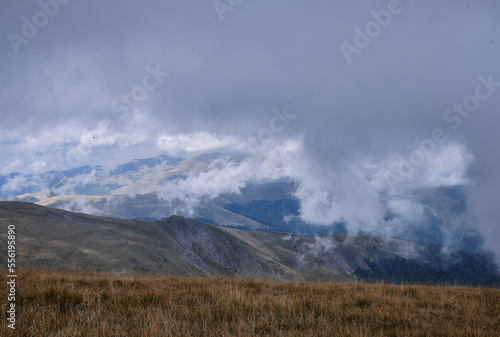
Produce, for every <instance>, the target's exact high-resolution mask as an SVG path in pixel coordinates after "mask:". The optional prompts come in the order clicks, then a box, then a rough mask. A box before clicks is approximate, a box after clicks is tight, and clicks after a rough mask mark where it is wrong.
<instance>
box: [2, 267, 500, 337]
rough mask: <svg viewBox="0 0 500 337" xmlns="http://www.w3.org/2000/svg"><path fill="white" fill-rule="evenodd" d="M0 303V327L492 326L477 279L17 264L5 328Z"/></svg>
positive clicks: (496, 314)
mask: <svg viewBox="0 0 500 337" xmlns="http://www.w3.org/2000/svg"><path fill="white" fill-rule="evenodd" d="M1 292H2V293H1V298H2V299H6V298H7V288H6V287H5V286H3V287H2V289H1ZM1 303H2V307H1V310H2V312H3V313H4V319H2V323H1V327H0V328H1V331H0V335H2V336H9V335H12V336H14V335H16V336H30V337H31V336H86V337H91V336H370V337H371V336H398V337H400V336H500V290H498V289H486V288H468V287H437V286H417V285H387V284H362V283H336V284H333V283H332V284H330V283H288V282H274V281H257V280H243V279H229V278H186V277H157V276H133V277H132V276H103V275H76V274H58V273H49V272H23V273H19V276H18V286H17V298H16V304H17V307H18V313H17V314H18V316H17V322H16V331H15V332H14V331H12V330H11V329H8V328H7V321H6V319H5V312H6V310H7V307H6V303H7V301H5V300H2V301H1Z"/></svg>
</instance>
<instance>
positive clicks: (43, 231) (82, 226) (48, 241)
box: [0, 201, 500, 285]
mask: <svg viewBox="0 0 500 337" xmlns="http://www.w3.org/2000/svg"><path fill="white" fill-rule="evenodd" d="M9 224H12V225H15V226H16V239H17V241H16V250H17V254H18V265H19V267H18V268H28V269H29V268H33V267H36V268H39V267H43V268H48V269H56V270H62V271H69V272H77V271H82V270H85V271H87V272H92V273H115V274H140V273H147V274H159V275H184V276H209V275H212V276H233V277H244V278H256V279H275V280H288V281H349V280H351V281H352V280H359V279H365V280H370V279H375V278H380V279H384V278H383V277H380V276H381V275H382V276H383V275H384V273H386V274H387V273H390V270H387V268H385V267H386V266H385V265H383V264H381V263H380V261H382V262H385V263H386V265H387V261H389V262H391V261H392V263H393V264H394V263H396V266H392V265H391V268H396V267H397V268H399V267H401V266H403V267H404V266H406V265H404V263H407V261H411V262H410V263H413V265H417V266H419V268H420V269H419V272H421V273H422V272H426V271H428V272H432V273H433V274H432V275H433V278H432V279H430V280H428V281H429V282H442V283H465V284H483V283H484V284H489V285H491V284H494V285H495V284H497V283H498V282H499V280H500V278H499V276H498V273H497V272H496V271H494V269H493V266H492V265H491V263H490V262H489V261H488V260H487V259H486V257H485V256H480V255H477V254H475V255H474V254H467V253H461V252H460V253H457V254H455V255H453V256H451V255H450V256H448V257H447V256H445V255H443V254H442V253H441V252H440V251H439V250H436V249H435V248H433V246H432V245H428V244H422V243H413V242H409V241H404V240H399V239H391V238H387V237H379V236H371V235H349V234H328V235H323V236H319V237H306V236H297V235H291V234H287V233H264V232H257V231H242V230H237V229H229V228H221V227H217V226H213V225H210V224H207V223H203V222H200V221H195V220H192V219H187V218H184V217H181V216H170V217H168V218H166V219H162V220H157V221H143V220H136V219H116V218H108V217H98V216H94V215H87V214H83V213H75V212H69V211H64V210H59V209H53V208H49V207H44V206H39V205H34V204H30V203H22V202H15V201H11V202H8V201H7V202H6V201H3V202H0V227H1V228H2V232H1V233H0V237H1V239H2V240H6V239H7V238H6V233H7V230H6V228H7V226H8V225H9ZM436 254H438V255H439V256H436ZM2 259H5V257H3V258H2ZM467 259H469V260H470V261H469V260H467ZM399 260H401V261H404V262H401V261H399ZM433 260H436V261H437V260H442V261H445V260H446V261H445V262H446V263H444V264H442V265H440V264H439V263H434V264H432V261H433ZM462 260H463V261H466V260H467V261H469V262H470V263H469V262H468V263H465V264H463V263H462V264H461V262H460V261H462ZM457 261H458V262H457ZM467 261H466V262H467ZM3 262H6V261H3V260H2V263H3ZM475 265H476V266H477V267H475ZM451 267H453V268H454V269H453V270H460V268H463V273H458V274H457V273H455V274H453V277H452V278H450V277H448V274H449V270H450V268H451ZM479 267H481V268H479ZM476 270H479V271H481V274H474V272H475V271H476ZM403 271H404V270H403ZM404 272H406V273H407V274H405V273H402V274H401V273H400V274H401V275H400V276H401V279H400V280H391V279H390V278H388V277H386V279H387V280H390V281H405V280H410V279H411V276H412V275H411V271H404ZM462 274H463V275H465V276H464V277H462ZM450 275H451V274H450ZM417 280H418V281H420V282H425V281H426V280H425V279H423V280H422V279H417Z"/></svg>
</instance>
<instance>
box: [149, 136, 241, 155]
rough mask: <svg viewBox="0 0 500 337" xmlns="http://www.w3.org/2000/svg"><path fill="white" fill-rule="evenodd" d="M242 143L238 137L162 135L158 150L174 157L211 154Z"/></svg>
mask: <svg viewBox="0 0 500 337" xmlns="http://www.w3.org/2000/svg"><path fill="white" fill-rule="evenodd" d="M240 143H241V140H240V139H239V138H238V137H235V136H228V135H216V134H211V133H207V132H197V133H191V134H176V135H161V136H160V137H158V139H157V146H158V149H159V150H160V151H163V152H166V153H170V154H172V155H177V154H183V153H185V152H188V153H201V152H209V151H214V150H221V149H224V148H227V147H231V148H235V147H238V144H240Z"/></svg>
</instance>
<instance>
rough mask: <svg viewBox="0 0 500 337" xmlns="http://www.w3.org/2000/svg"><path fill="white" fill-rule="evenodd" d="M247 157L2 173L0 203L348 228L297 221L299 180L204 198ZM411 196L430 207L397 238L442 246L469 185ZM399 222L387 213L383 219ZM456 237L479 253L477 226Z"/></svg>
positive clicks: (314, 231)
mask: <svg viewBox="0 0 500 337" xmlns="http://www.w3.org/2000/svg"><path fill="white" fill-rule="evenodd" d="M250 156H251V155H250V154H242V153H232V154H222V153H208V154H202V155H199V156H196V157H193V158H190V159H182V158H171V157H168V156H165V155H159V156H157V157H154V158H147V159H136V160H134V161H132V162H128V163H125V164H122V165H118V166H115V167H111V168H109V167H108V168H104V167H102V166H82V167H79V168H75V169H70V170H65V171H52V172H46V173H42V174H20V173H11V174H9V175H5V176H0V198H1V200H17V201H25V202H32V203H35V204H38V205H42V206H49V207H54V208H59V209H64V210H70V211H77V212H84V213H89V214H93V215H100V216H108V217H115V218H127V219H128V218H135V219H142V220H161V219H164V218H166V217H168V216H170V215H183V216H187V217H189V218H192V219H196V220H200V221H203V222H206V223H210V224H214V225H217V226H220V227H226V228H237V229H246V230H258V231H264V232H289V233H291V234H295V235H306V236H315V235H320V234H328V233H329V234H335V233H344V232H347V231H348V230H347V228H346V224H345V223H343V222H336V223H332V224H330V225H326V226H325V225H322V226H318V225H315V224H311V223H306V222H304V221H303V220H302V219H301V217H300V212H301V204H300V200H299V199H297V197H296V196H295V192H296V189H297V182H295V181H293V180H291V179H289V180H288V179H276V180H273V181H269V180H268V181H246V182H245V183H244V184H242V185H241V186H238V191H232V192H230V193H228V192H227V191H223V192H221V193H215V194H214V193H211V191H210V190H206V191H205V195H203V193H202V192H203V191H200V189H203V188H205V187H206V186H210V184H212V183H213V181H214V180H215V178H220V177H216V176H215V175H213V174H212V173H213V172H214V171H217V172H218V173H219V175H220V176H222V179H225V178H224V175H223V174H220V173H221V172H222V173H224V169H225V168H226V167H229V166H232V167H238V165H241V164H242V163H243V162H244V161H245V160H248V159H249V157H250ZM257 169H258V168H257ZM193 177H194V178H195V180H196V179H198V180H200V181H199V182H197V183H198V185H193V186H191V185H189V183H190V180H189V178H193ZM218 183H220V184H224V183H226V182H224V181H223V180H221V181H219V182H218ZM182 184H184V185H186V186H184V187H185V191H184V192H181V191H180V189H178V186H179V185H182ZM411 193H412V198H413V199H414V200H417V201H418V202H419V203H420V204H421V205H423V208H424V209H425V214H424V216H423V219H422V220H419V222H418V223H415V224H412V223H410V224H408V225H407V226H406V228H408V229H407V230H406V231H405V232H402V233H398V234H397V235H392V236H397V237H398V238H400V239H405V240H410V241H418V242H426V243H433V244H444V243H445V241H446V238H445V235H446V233H449V232H450V221H455V220H453V219H455V218H456V217H457V216H460V215H461V214H464V212H465V211H466V209H467V203H466V194H467V190H466V188H464V187H462V186H455V187H440V188H432V189H424V190H415V191H412V192H411ZM397 217H398V216H397V214H393V213H391V211H389V210H387V211H386V214H385V218H386V220H388V221H390V220H392V219H394V218H397ZM449 219H452V220H449ZM352 234H380V233H369V232H357V233H352ZM453 240H454V242H453V246H454V249H458V250H464V251H468V252H478V251H480V250H481V246H482V239H481V236H480V235H479V233H477V231H474V230H472V229H469V230H466V231H465V230H464V231H461V232H460V233H457V234H454V237H453Z"/></svg>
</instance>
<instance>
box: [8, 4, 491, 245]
mask: <svg viewBox="0 0 500 337" xmlns="http://www.w3.org/2000/svg"><path fill="white" fill-rule="evenodd" d="M65 1H66V2H68V3H65V4H61V3H59V2H55V0H54V1H50V0H41V1H39V2H36V1H30V2H28V1H15V2H14V1H11V2H9V4H7V5H4V8H3V11H2V12H1V13H0V29H1V34H2V36H3V38H2V40H1V41H2V42H1V44H0V67H1V74H2V81H0V113H1V117H2V118H1V121H0V159H1V165H0V173H1V174H6V173H9V172H12V171H23V172H43V171H48V170H53V169H65V168H68V167H73V166H79V165H84V164H98V163H99V164H117V163H123V162H126V161H128V160H131V159H133V158H144V157H148V156H152V155H157V154H159V153H165V154H167V155H175V156H183V157H190V156H193V155H196V154H199V153H203V152H212V151H219V150H220V151H235V150H236V151H242V150H245V149H246V148H247V147H248V146H249V144H254V145H255V144H257V146H258V150H259V151H260V152H262V154H263V156H264V157H265V158H271V157H276V156H277V153H281V157H280V159H279V160H281V161H280V165H281V166H280V165H278V166H276V167H272V169H270V170H274V171H273V172H274V173H269V172H265V173H262V176H263V177H269V176H272V174H275V171H276V170H277V169H278V168H280V167H281V168H282V169H283V165H284V166H287V165H288V166H292V167H293V170H292V171H293V172H290V169H288V170H287V169H283V173H282V175H288V176H292V177H293V178H295V179H297V180H298V181H300V182H301V187H300V188H299V191H298V196H299V197H300V198H301V200H302V202H303V217H304V218H306V219H308V220H310V221H312V222H317V223H322V222H325V223H327V222H329V221H331V220H338V219H339V218H341V219H351V220H352V222H353V223H357V224H358V225H359V226H377V219H378V218H379V217H380V213H381V212H382V211H381V208H380V207H379V206H380V200H379V199H380V198H379V197H376V195H380V193H381V192H383V191H384V192H387V193H388V194H389V195H390V196H391V198H392V199H390V200H391V201H390V203H389V204H390V207H392V208H393V209H398V210H399V211H401V212H403V213H404V212H406V213H405V214H406V215H407V216H408V217H411V216H416V217H418V209H419V206H418V205H416V204H415V203H414V201H413V200H411V198H410V197H409V196H408V195H409V193H410V192H409V191H411V190H413V189H419V188H426V187H438V186H452V185H457V184H466V185H468V188H469V191H470V201H471V202H470V209H471V213H470V216H471V219H474V220H473V222H474V223H475V224H477V226H478V228H480V229H481V231H482V232H483V233H484V234H487V239H488V240H491V241H490V243H491V245H493V242H497V241H498V239H500V230H499V227H500V226H499V219H500V214H499V210H498V207H497V202H496V201H497V200H500V196H499V195H498V194H499V187H500V178H498V166H499V163H500V158H499V157H500V156H499V151H498V148H497V144H499V143H500V139H499V138H500V136H499V135H500V133H499V132H498V130H497V127H498V125H499V120H500V115H499V114H498V110H499V107H500V84H496V85H495V83H496V82H500V63H499V62H498V56H499V55H500V53H499V52H500V39H499V37H500V34H499V33H500V16H499V15H498V14H499V10H500V4H497V3H496V2H493V1H491V0H476V1H472V0H468V1H466V0H463V1H462V0H443V1H431V0H414V1H410V0H402V1H400V2H399V1H387V0H383V1H378V0H377V1H373V0H363V1H326V0H322V1H320V0H318V1H309V2H306V1H296V0H287V1H285V0H275V1H269V0H268V1H263V0H261V1H258V0H256V1H247V0H243V1H238V0H220V1H219V2H217V3H218V7H217V9H216V8H215V6H214V4H213V2H212V1H209V0H204V1H201V0H198V1H163V2H161V1H153V0H146V1H140V2H139V1H130V0H120V1H118V0H115V1H93V0H89V1H82V0H72V1H67V0H65ZM65 1H62V0H61V1H60V2H62V3H64V2H65ZM231 4H232V5H231ZM43 7H45V12H44V10H43ZM46 12H47V13H48V14H46ZM221 18H222V19H223V20H221ZM377 19H378V21H377ZM33 28H34V29H33ZM360 31H361V33H359V32H360ZM151 72H152V73H156V75H155V76H151V75H148V74H150V73H151ZM166 73H168V75H166ZM155 77H156V80H155ZM480 78H481V79H480ZM487 82H490V84H487ZM485 83H486V84H485ZM478 86H481V87H480V88H478ZM478 95H479V96H478ZM486 96H487V97H486ZM127 97H128V98H127ZM477 97H481V99H479V98H477ZM127 102H128V103H127ZM127 104H128V105H127ZM454 104H466V107H468V108H469V109H470V110H471V112H470V113H469V112H468V111H467V110H462V111H461V112H455V111H453V110H454ZM284 107H286V108H285V110H286V113H285V114H290V115H293V116H294V117H293V118H292V117H290V118H289V119H285V120H286V123H284V122H283V121H282V120H281V119H279V118H278V117H276V116H277V115H276V110H274V109H278V111H281V115H280V116H283V113H284V112H283V108H284ZM448 109H452V111H449V112H446V111H447V110H448ZM464 109H465V108H464ZM273 110H274V112H273ZM456 111H459V110H456ZM278 114H279V113H278ZM275 117H276V118H278V119H276V118H275ZM273 118H274V119H273ZM445 119H446V120H445ZM273 123H274V124H273ZM271 124H272V125H271ZM270 125H271V126H270ZM282 126H283V127H282ZM435 129H441V131H439V130H438V131H434V130H435ZM270 130H271V133H270V132H269V131H270ZM433 132H435V135H438V136H439V137H437V136H436V137H435V138H436V139H439V140H441V143H439V144H438V143H436V142H435V141H433V142H434V143H432V144H434V145H432V144H431V143H429V142H427V143H425V142H424V144H427V146H428V148H429V152H428V154H427V155H426V156H425V158H424V159H423V160H420V159H419V156H418V154H419V153H416V152H415V153H414V156H413V157H412V156H411V154H412V153H413V151H415V150H416V149H417V148H418V147H417V145H416V143H415V140H419V141H423V140H424V139H429V138H430V139H432V136H433ZM271 136H272V137H273V140H272V141H269V142H267V141H264V138H266V137H267V138H268V137H271ZM249 137H250V138H249ZM252 137H253V138H252ZM252 139H254V141H252ZM436 139H435V140H436ZM444 139H445V140H444ZM429 144H430V145H429ZM420 154H421V153H420ZM278 157H279V156H278ZM401 158H404V160H403V161H402V159H401ZM279 160H278V161H279ZM405 161H407V162H410V161H413V163H417V164H412V163H411V162H410V164H407V165H410V166H411V167H410V170H409V171H405V169H404V168H403V165H404V162H405ZM298 162H300V165H298V164H297V163H298ZM262 170H264V168H262ZM388 172H389V173H388ZM394 174H396V178H397V179H396V182H395V183H392V181H394V179H392V178H394ZM278 175H279V174H278ZM402 176H403V177H402ZM273 177H274V176H273ZM387 177H390V178H389V181H390V183H387V180H388V178H387ZM238 179H240V180H244V177H242V176H241V172H240V173H239V175H238ZM360 204H362V205H364V206H365V207H364V208H362V211H360V210H359V206H360ZM415 210H416V211H415ZM415 212H416V213H415ZM370 219H372V220H370ZM471 221H472V220H471ZM371 222H373V224H370V223H371ZM391 230H392V229H391ZM492 238H493V239H492ZM494 240H496V241H494Z"/></svg>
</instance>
